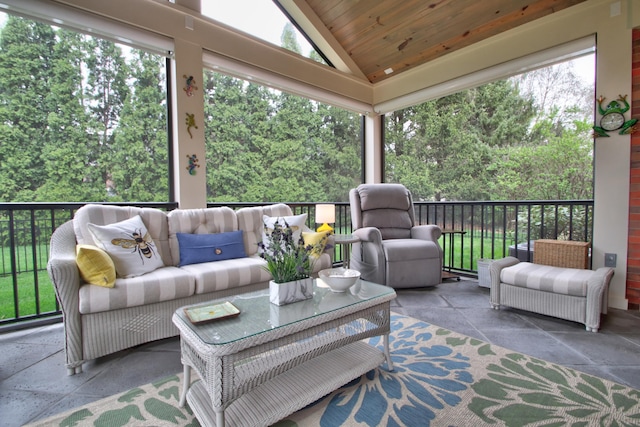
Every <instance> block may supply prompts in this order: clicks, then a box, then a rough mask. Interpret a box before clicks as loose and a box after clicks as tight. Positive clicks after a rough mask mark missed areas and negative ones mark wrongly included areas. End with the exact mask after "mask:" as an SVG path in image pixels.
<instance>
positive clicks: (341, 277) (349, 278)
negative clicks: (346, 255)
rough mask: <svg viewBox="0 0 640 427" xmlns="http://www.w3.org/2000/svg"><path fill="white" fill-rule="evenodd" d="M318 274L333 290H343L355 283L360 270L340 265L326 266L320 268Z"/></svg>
mask: <svg viewBox="0 0 640 427" xmlns="http://www.w3.org/2000/svg"><path fill="white" fill-rule="evenodd" d="M318 276H319V277H320V279H322V281H323V282H325V283H326V284H327V285H329V288H330V289H331V290H332V291H333V292H344V291H346V290H347V289H349V288H350V287H351V286H353V285H354V284H355V283H356V281H357V280H358V279H359V278H360V272H359V271H357V270H348V269H346V268H341V267H339V268H327V269H326V270H320V271H319V272H318Z"/></svg>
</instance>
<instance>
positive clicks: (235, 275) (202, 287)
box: [180, 255, 271, 294]
mask: <svg viewBox="0 0 640 427" xmlns="http://www.w3.org/2000/svg"><path fill="white" fill-rule="evenodd" d="M266 264H267V263H266V261H265V260H263V259H262V258H260V257H259V256H257V255H254V256H251V257H246V258H236V259H227V260H223V261H213V262H205V263H202V264H189V265H185V266H182V267H180V269H181V270H184V271H186V272H187V273H189V274H190V275H191V276H193V277H195V282H196V283H195V293H196V294H204V293H207V292H213V291H219V290H221V289H229V288H232V287H235V288H237V287H240V286H245V285H250V284H255V283H260V282H268V281H269V280H271V275H270V274H269V273H268V272H267V271H266V270H265V269H264V268H262V267H263V266H265V265H266Z"/></svg>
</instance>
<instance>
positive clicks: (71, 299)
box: [47, 221, 83, 374]
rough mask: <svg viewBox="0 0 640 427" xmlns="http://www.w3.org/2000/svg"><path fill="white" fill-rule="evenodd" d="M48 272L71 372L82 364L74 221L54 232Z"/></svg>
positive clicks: (78, 282)
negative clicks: (60, 319) (62, 329)
mask: <svg viewBox="0 0 640 427" xmlns="http://www.w3.org/2000/svg"><path fill="white" fill-rule="evenodd" d="M47 272H48V273H49V278H50V279H51V283H53V287H54V289H55V292H56V297H57V298H58V302H59V303H60V308H61V310H62V316H63V319H64V333H65V346H66V348H65V355H66V366H67V369H68V370H69V374H72V370H74V371H75V368H77V367H80V366H82V362H83V356H82V325H81V321H80V311H79V306H80V303H79V291H80V285H81V279H80V272H79V270H78V265H77V264H76V236H75V232H74V230H73V221H67V222H65V223H64V224H62V225H61V226H60V227H58V228H57V229H56V230H55V231H54V232H53V234H52V235H51V247H50V254H49V262H48V263H47Z"/></svg>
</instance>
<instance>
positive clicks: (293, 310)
mask: <svg viewBox="0 0 640 427" xmlns="http://www.w3.org/2000/svg"><path fill="white" fill-rule="evenodd" d="M382 297H386V298H385V299H387V300H391V299H393V298H394V297H395V291H394V290H393V288H390V287H387V286H382V285H378V284H375V283H371V282H367V281H365V280H358V282H356V284H355V285H353V286H352V287H351V288H350V289H348V290H347V291H346V292H343V293H337V292H332V291H331V289H329V287H328V286H327V285H326V284H325V283H324V282H323V281H322V280H321V279H315V280H314V284H313V298H310V299H308V300H304V301H298V302H295V303H292V304H287V305H281V306H278V305H275V304H272V303H271V302H270V301H269V289H265V290H261V291H257V292H250V293H246V294H242V295H235V296H230V297H227V298H222V299H217V300H213V301H211V302H209V303H200V304H195V305H191V306H188V307H182V308H179V309H178V310H176V315H177V316H178V317H180V319H182V321H183V322H184V323H185V324H186V325H187V326H188V327H189V328H191V330H192V331H193V332H195V333H196V334H197V335H198V336H199V337H200V339H201V340H202V341H203V342H205V343H207V344H210V345H224V344H228V343H231V342H233V341H237V340H240V339H243V338H247V337H250V336H253V335H257V334H260V333H263V332H266V331H269V330H272V329H275V328H280V327H283V326H286V325H289V324H292V323H295V322H299V321H301V320H305V319H309V318H313V317H316V316H320V315H322V314H325V313H329V312H331V311H335V310H339V309H341V308H344V307H348V306H351V305H354V304H358V303H360V302H362V301H368V300H372V299H376V298H382ZM225 301H229V302H230V303H231V304H233V305H234V306H235V307H237V308H238V310H240V314H239V315H238V316H236V317H229V318H223V319H216V320H212V321H211V322H208V323H200V324H193V323H191V321H189V318H188V317H187V315H186V313H185V309H186V308H192V307H199V306H206V305H211V304H219V303H221V302H225Z"/></svg>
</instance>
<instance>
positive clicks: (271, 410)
mask: <svg viewBox="0 0 640 427" xmlns="http://www.w3.org/2000/svg"><path fill="white" fill-rule="evenodd" d="M384 361H385V357H384V354H383V353H382V352H381V351H380V350H379V349H377V348H375V347H372V346H370V345H369V344H366V343H364V342H362V341H358V342H355V343H352V344H349V345H346V346H344V347H340V348H337V349H335V350H332V351H330V352H328V353H325V354H323V355H320V356H318V357H316V358H314V359H311V360H309V361H307V362H305V363H303V364H301V365H298V366H296V367H294V368H292V369H290V370H288V371H286V372H283V373H282V374H280V375H278V376H277V377H275V378H273V379H271V380H270V381H268V382H266V383H264V384H262V385H260V386H258V387H256V388H254V389H253V390H251V391H249V392H248V393H246V394H244V395H242V396H240V397H239V398H238V399H236V400H235V401H233V402H232V403H231V404H230V405H229V406H228V407H227V409H226V410H225V411H224V422H225V424H226V425H233V426H261V425H265V426H268V425H271V424H273V423H275V422H276V421H279V420H281V419H283V418H285V417H286V416H288V415H291V414H292V413H294V412H296V411H297V410H299V409H302V408H304V407H305V406H307V405H308V404H310V403H313V402H315V401H316V400H318V399H320V398H321V397H323V396H325V395H327V394H329V393H331V392H332V391H334V390H336V389H338V388H339V387H341V386H343V385H345V384H346V383H348V382H349V381H352V380H354V379H355V378H358V377H359V376H361V375H363V374H365V373H366V372H369V371H370V370H371V369H374V368H376V367H377V366H379V365H380V364H382V362H384ZM187 402H188V403H189V407H190V408H191V410H192V411H193V412H194V414H195V415H196V417H197V418H198V420H199V421H200V423H201V424H203V425H204V426H215V425H216V413H215V411H214V410H213V408H212V406H211V399H210V397H209V395H208V394H207V391H206V390H205V388H204V385H203V384H202V381H200V380H198V381H196V382H194V383H193V384H192V385H191V387H190V388H189V391H188V392H187Z"/></svg>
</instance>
